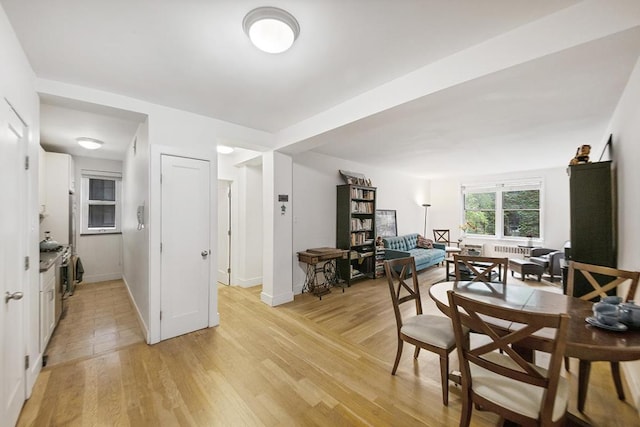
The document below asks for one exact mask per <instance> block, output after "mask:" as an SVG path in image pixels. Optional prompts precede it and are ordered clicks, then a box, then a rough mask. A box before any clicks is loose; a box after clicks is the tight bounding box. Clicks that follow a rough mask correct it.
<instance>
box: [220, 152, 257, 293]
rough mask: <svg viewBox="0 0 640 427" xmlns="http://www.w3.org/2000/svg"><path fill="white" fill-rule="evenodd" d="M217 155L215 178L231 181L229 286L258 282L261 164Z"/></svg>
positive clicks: (252, 284) (251, 284) (248, 285)
mask: <svg viewBox="0 0 640 427" xmlns="http://www.w3.org/2000/svg"><path fill="white" fill-rule="evenodd" d="M237 160H238V157H237V156H229V155H219V156H218V179H223V180H227V181H231V285H232V286H241V287H250V286H255V285H259V284H261V283H262V242H263V240H262V221H261V220H260V219H261V218H262V165H261V164H259V165H252V164H245V163H241V164H236V161H237Z"/></svg>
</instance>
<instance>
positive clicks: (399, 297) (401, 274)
mask: <svg viewBox="0 0 640 427" xmlns="http://www.w3.org/2000/svg"><path fill="white" fill-rule="evenodd" d="M384 270H385V272H386V273H387V281H388V282H389V292H390V293H391V301H392V302H393V311H394V313H395V315H396V325H397V326H398V333H400V328H402V314H401V312H400V305H402V304H404V303H406V302H410V301H415V305H416V314H422V300H421V299H420V287H419V286H418V275H417V273H416V262H415V259H414V258H413V257H406V258H395V259H390V260H386V261H385V262H384ZM409 276H410V277H409Z"/></svg>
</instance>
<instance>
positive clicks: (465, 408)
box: [460, 391, 473, 427]
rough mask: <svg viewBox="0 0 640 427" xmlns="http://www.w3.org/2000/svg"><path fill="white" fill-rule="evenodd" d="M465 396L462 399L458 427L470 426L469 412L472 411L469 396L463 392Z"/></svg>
mask: <svg viewBox="0 0 640 427" xmlns="http://www.w3.org/2000/svg"><path fill="white" fill-rule="evenodd" d="M465 393H466V394H465V395H464V396H463V397H462V412H461V414H460V427H469V424H471V411H473V405H472V404H471V396H469V393H468V392H467V391H465Z"/></svg>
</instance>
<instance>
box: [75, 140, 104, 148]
mask: <svg viewBox="0 0 640 427" xmlns="http://www.w3.org/2000/svg"><path fill="white" fill-rule="evenodd" d="M76 141H77V142H78V144H80V146H81V147H83V148H86V149H87V150H97V149H98V148H100V147H102V144H104V142H102V141H100V140H99V139H95V138H85V137H82V138H76Z"/></svg>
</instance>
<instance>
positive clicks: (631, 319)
mask: <svg viewBox="0 0 640 427" xmlns="http://www.w3.org/2000/svg"><path fill="white" fill-rule="evenodd" d="M619 314H620V316H619V317H620V321H621V322H622V323H624V324H625V325H627V326H630V327H632V328H640V305H637V304H635V303H634V302H633V301H629V302H623V303H622V304H620V305H619Z"/></svg>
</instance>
